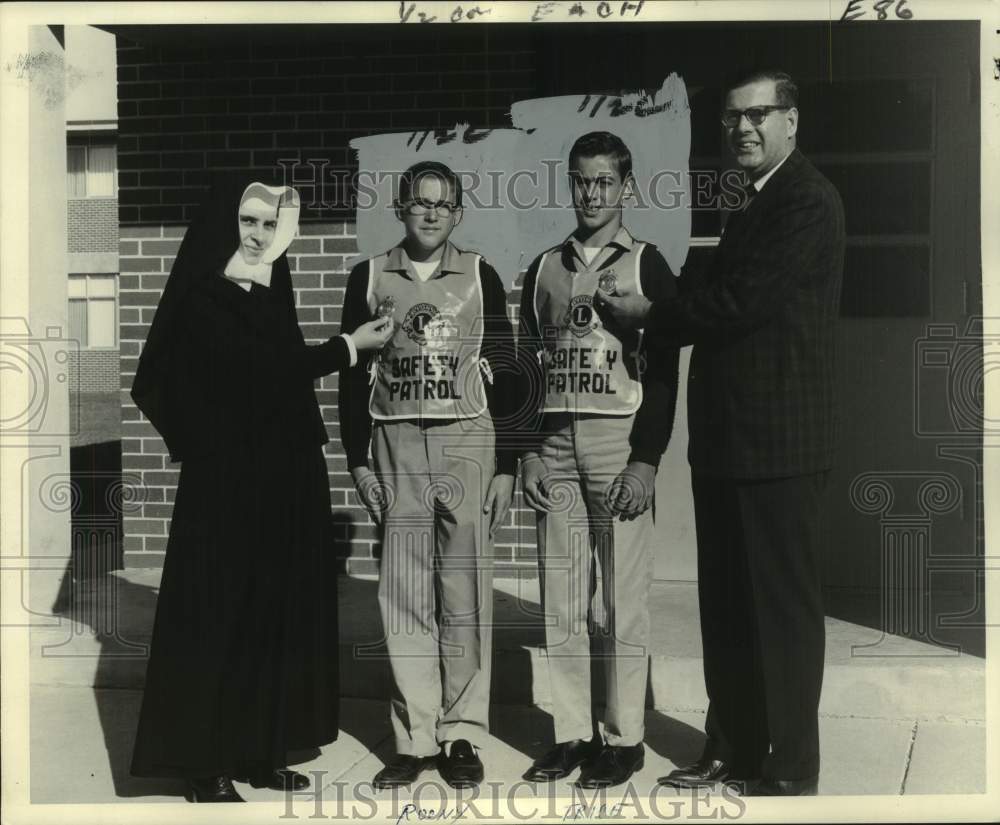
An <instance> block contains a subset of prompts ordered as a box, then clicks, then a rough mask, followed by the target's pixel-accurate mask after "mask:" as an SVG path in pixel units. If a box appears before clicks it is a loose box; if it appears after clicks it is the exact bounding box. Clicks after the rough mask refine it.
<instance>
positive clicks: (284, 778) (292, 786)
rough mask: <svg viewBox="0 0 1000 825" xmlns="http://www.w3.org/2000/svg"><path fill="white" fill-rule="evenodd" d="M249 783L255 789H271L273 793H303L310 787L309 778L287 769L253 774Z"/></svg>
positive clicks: (249, 778)
mask: <svg viewBox="0 0 1000 825" xmlns="http://www.w3.org/2000/svg"><path fill="white" fill-rule="evenodd" d="M247 781H248V782H249V783H250V785H251V786H252V787H254V788H270V789H271V790H272V791H302V790H305V789H306V788H308V787H309V777H308V776H306V775H304V774H301V773H298V772H297V771H290V770H288V769H287V768H276V769H274V770H271V771H260V772H257V773H252V774H250V776H249V777H248V779H247Z"/></svg>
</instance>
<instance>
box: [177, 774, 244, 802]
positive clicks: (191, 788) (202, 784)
mask: <svg viewBox="0 0 1000 825" xmlns="http://www.w3.org/2000/svg"><path fill="white" fill-rule="evenodd" d="M187 782H188V799H189V800H190V801H191V802H243V801H245V800H244V799H243V797H242V796H240V795H239V794H238V793H236V788H234V787H233V783H232V780H231V779H230V778H229V777H228V776H208V777H202V778H198V779H188V781H187Z"/></svg>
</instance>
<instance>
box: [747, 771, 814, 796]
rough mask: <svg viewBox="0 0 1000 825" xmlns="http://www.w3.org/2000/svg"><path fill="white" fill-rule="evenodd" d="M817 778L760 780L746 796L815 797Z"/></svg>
mask: <svg viewBox="0 0 1000 825" xmlns="http://www.w3.org/2000/svg"><path fill="white" fill-rule="evenodd" d="M818 785H819V777H818V776H810V777H808V778H806V779H762V780H761V781H760V782H758V783H757V785H756V786H755V787H751V788H750V789H749V791H748V792H747V796H816V789H817V787H818Z"/></svg>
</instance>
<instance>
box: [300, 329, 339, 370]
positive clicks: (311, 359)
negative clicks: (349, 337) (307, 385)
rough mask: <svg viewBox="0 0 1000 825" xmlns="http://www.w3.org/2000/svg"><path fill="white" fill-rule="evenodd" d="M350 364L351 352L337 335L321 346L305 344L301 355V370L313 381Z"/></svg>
mask: <svg viewBox="0 0 1000 825" xmlns="http://www.w3.org/2000/svg"><path fill="white" fill-rule="evenodd" d="M350 363H351V351H350V349H348V347H347V341H345V340H344V339H343V338H341V337H340V336H339V335H335V336H334V337H333V338H331V339H330V340H328V341H324V342H323V343H322V344H315V345H312V344H306V345H305V349H304V350H303V354H302V368H303V370H304V371H305V372H306V374H307V375H308V376H309V378H311V379H313V380H315V379H317V378H322V377H323V376H324V375H329V374H330V373H332V372H337V371H338V370H342V369H344V367H346V366H348V365H349V364H350Z"/></svg>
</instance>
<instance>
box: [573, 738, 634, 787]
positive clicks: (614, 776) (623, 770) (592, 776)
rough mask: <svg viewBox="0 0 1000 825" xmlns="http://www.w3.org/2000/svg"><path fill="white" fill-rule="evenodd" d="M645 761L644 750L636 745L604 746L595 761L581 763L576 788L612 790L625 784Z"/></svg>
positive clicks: (575, 783)
mask: <svg viewBox="0 0 1000 825" xmlns="http://www.w3.org/2000/svg"><path fill="white" fill-rule="evenodd" d="M645 761H646V750H645V748H643V746H642V743H641V742H640V743H639V744H638V745H605V746H604V747H603V748H602V749H601V752H600V753H599V754H598V755H597V757H596V758H595V759H591V760H588V761H587V762H584V763H583V767H582V768H581V769H580V778H579V779H577V780H576V782H574V783H573V784H574V785H576V787H578V788H613V787H614V786H615V785H621V784H624V783H625V782H627V781H628V780H629V779H630V778H631V777H632V774H634V773H635V772H636V771H641V770H642V766H643V765H644V764H645Z"/></svg>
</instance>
